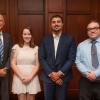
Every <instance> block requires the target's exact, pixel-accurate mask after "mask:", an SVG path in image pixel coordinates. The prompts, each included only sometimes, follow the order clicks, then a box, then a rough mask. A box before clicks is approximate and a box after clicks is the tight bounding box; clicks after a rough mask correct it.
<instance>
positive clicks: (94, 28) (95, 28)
mask: <svg viewBox="0 0 100 100" xmlns="http://www.w3.org/2000/svg"><path fill="white" fill-rule="evenodd" d="M98 29H100V26H99V27H93V28H87V31H91V30H98Z"/></svg>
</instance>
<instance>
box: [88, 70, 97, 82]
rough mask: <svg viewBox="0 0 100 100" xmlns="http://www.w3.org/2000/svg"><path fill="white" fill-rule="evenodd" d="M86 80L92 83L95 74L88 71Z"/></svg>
mask: <svg viewBox="0 0 100 100" xmlns="http://www.w3.org/2000/svg"><path fill="white" fill-rule="evenodd" d="M87 78H88V79H89V80H90V81H94V80H95V79H96V75H95V72H94V71H89V72H88V73H87Z"/></svg>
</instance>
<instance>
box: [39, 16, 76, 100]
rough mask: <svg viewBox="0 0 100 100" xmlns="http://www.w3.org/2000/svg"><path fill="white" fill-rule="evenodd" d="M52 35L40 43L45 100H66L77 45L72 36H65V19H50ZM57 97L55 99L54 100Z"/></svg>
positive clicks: (55, 17)
mask: <svg viewBox="0 0 100 100" xmlns="http://www.w3.org/2000/svg"><path fill="white" fill-rule="evenodd" d="M50 27H51V34H49V35H48V36H46V37H44V39H43V40H42V41H41V43H40V48H39V59H40V64H41V79H42V80H43V85H44V96H45V100H66V95H67V88H68V83H69V80H70V79H72V73H71V67H72V65H73V63H74V61H75V55H76V44H75V40H74V38H73V37H72V36H70V35H68V34H64V33H63V32H62V30H63V19H62V17H61V16H59V15H55V16H53V17H52V18H51V19H50ZM54 97H55V98H54Z"/></svg>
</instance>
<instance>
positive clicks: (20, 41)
mask: <svg viewBox="0 0 100 100" xmlns="http://www.w3.org/2000/svg"><path fill="white" fill-rule="evenodd" d="M24 29H27V30H29V31H30V34H31V36H32V37H31V41H30V47H31V48H34V47H35V43H34V39H33V34H32V30H31V28H30V27H25V28H23V30H24ZM23 30H22V32H21V36H20V37H19V42H18V44H19V46H20V47H23V46H24V40H23Z"/></svg>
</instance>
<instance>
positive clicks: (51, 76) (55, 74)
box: [49, 72, 59, 81]
mask: <svg viewBox="0 0 100 100" xmlns="http://www.w3.org/2000/svg"><path fill="white" fill-rule="evenodd" d="M49 77H50V78H51V79H52V80H53V81H56V80H58V79H59V76H58V74H57V72H52V73H50V74H49Z"/></svg>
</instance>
